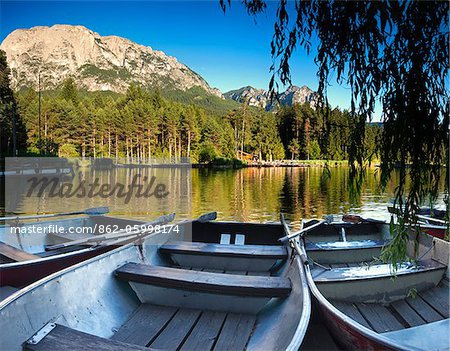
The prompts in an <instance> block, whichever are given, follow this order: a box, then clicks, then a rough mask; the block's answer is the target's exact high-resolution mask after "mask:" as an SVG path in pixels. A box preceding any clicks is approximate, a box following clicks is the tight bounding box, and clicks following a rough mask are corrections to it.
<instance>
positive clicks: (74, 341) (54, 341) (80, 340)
mask: <svg viewBox="0 0 450 351" xmlns="http://www.w3.org/2000/svg"><path fill="white" fill-rule="evenodd" d="M23 349H24V350H26V351H54V350H66V351H87V350H96V351H123V350H128V351H144V350H147V351H148V350H149V349H147V348H145V347H142V346H138V345H132V344H127V343H124V342H120V341H113V340H109V339H104V338H100V337H98V336H95V335H91V334H87V333H83V332H80V331H78V330H74V329H71V328H67V327H64V326H62V325H56V327H55V328H54V329H53V330H52V331H51V332H50V333H49V334H47V335H46V336H45V337H44V338H43V339H42V340H41V341H40V342H39V343H37V344H30V343H25V344H24V346H23Z"/></svg>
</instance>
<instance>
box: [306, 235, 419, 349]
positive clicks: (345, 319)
mask: <svg viewBox="0 0 450 351" xmlns="http://www.w3.org/2000/svg"><path fill="white" fill-rule="evenodd" d="M300 247H301V249H302V250H303V252H304V253H305V254H306V251H305V248H304V246H303V242H302V243H301V246H300ZM305 272H306V281H307V283H308V286H309V290H310V291H311V293H312V295H313V296H314V297H315V299H316V300H317V302H318V303H319V305H320V307H321V308H324V309H326V310H327V312H329V313H330V314H332V315H333V316H334V317H336V318H337V319H338V320H340V321H341V322H342V323H344V324H347V325H349V326H350V327H351V328H352V329H354V330H355V331H356V332H357V333H359V334H361V335H362V336H363V337H365V338H367V339H370V340H372V341H374V342H377V343H379V344H380V345H382V346H384V347H388V348H391V349H394V350H402V351H419V349H416V348H414V347H412V346H409V345H407V344H406V345H405V344H401V343H398V342H395V341H393V340H392V339H389V338H388V337H386V336H383V335H382V334H380V333H377V332H374V331H373V330H370V329H369V328H366V327H364V326H363V325H361V324H359V323H358V322H356V321H355V320H354V319H352V318H350V317H349V316H347V315H346V314H345V313H343V312H341V311H340V310H339V309H337V308H336V307H335V306H333V304H332V303H331V302H329V301H328V300H327V299H326V298H325V296H323V295H322V293H321V292H320V290H319V288H318V287H317V286H316V283H315V282H314V279H313V278H312V275H311V270H310V267H309V266H308V267H306V268H305Z"/></svg>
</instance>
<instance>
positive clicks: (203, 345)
mask: <svg viewBox="0 0 450 351" xmlns="http://www.w3.org/2000/svg"><path fill="white" fill-rule="evenodd" d="M255 322H256V316H255V315H249V314H235V313H226V312H214V311H203V310H199V309H187V308H176V307H167V306H155V305H150V304H142V305H140V306H139V307H138V308H137V310H136V311H134V313H133V314H132V315H131V317H130V318H129V319H128V321H127V322H125V323H124V324H123V325H122V326H121V327H120V328H119V330H118V331H117V332H116V333H115V334H114V335H113V336H112V337H111V339H112V340H116V341H122V342H126V343H131V344H134V345H140V346H147V347H150V348H151V349H156V350H202V351H203V350H212V349H213V350H233V351H239V350H244V349H245V347H246V345H247V342H248V340H249V338H250V335H251V333H252V331H253V328H254V325H255Z"/></svg>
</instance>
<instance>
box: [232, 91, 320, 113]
mask: <svg viewBox="0 0 450 351" xmlns="http://www.w3.org/2000/svg"><path fill="white" fill-rule="evenodd" d="M224 96H225V98H226V99H232V100H235V101H238V102H242V103H244V102H246V103H247V104H248V105H250V106H256V107H262V108H264V109H266V110H268V111H269V110H274V109H276V108H277V106H278V104H279V103H280V104H281V105H283V106H292V105H294V104H303V103H305V102H309V103H310V104H311V106H312V107H315V106H316V104H317V95H316V93H315V92H314V91H312V90H311V89H309V88H308V87H307V86H302V87H301V88H300V87H297V86H295V85H293V86H291V87H289V88H288V89H287V90H286V91H285V92H283V93H280V94H279V95H278V100H279V103H278V102H276V101H274V102H271V101H270V96H269V92H268V91H267V90H264V89H256V88H253V87H250V86H247V87H243V88H241V89H237V90H231V91H229V92H227V93H225V94H224Z"/></svg>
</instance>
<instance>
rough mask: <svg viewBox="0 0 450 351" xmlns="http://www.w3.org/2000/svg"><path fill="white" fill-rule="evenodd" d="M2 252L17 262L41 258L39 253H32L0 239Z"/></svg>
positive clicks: (0, 251) (0, 252)
mask: <svg viewBox="0 0 450 351" xmlns="http://www.w3.org/2000/svg"><path fill="white" fill-rule="evenodd" d="M0 254H1V255H3V256H5V257H7V258H9V259H11V260H13V261H16V262H21V261H29V260H35V259H38V258H40V257H39V256H37V255H33V254H30V253H28V252H25V251H23V250H20V249H18V248H16V247H14V246H11V245H8V244H7V243H4V242H2V241H0Z"/></svg>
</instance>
